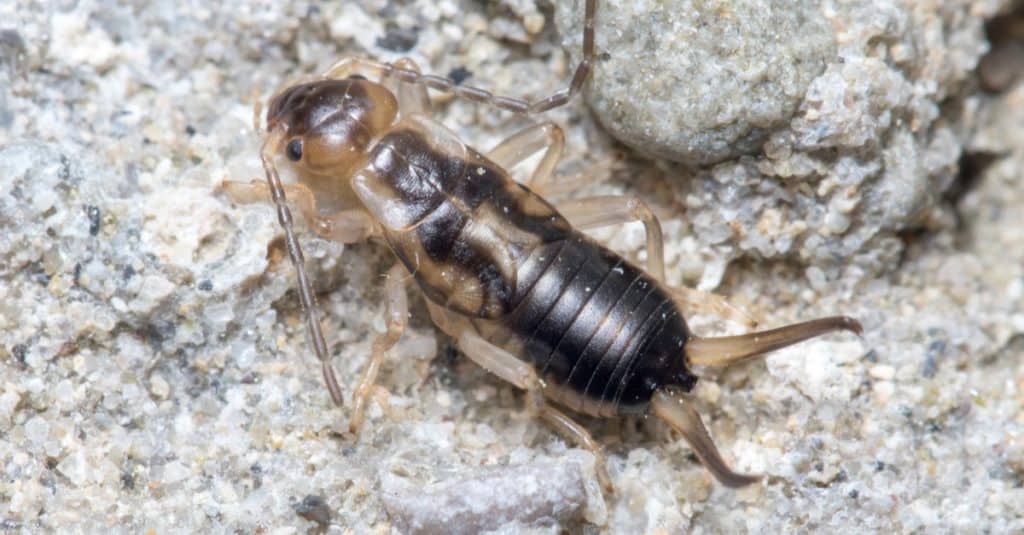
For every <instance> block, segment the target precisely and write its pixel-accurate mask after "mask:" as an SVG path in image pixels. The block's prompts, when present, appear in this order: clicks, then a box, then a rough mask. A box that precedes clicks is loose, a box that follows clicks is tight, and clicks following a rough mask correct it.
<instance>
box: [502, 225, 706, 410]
mask: <svg viewBox="0 0 1024 535" xmlns="http://www.w3.org/2000/svg"><path fill="white" fill-rule="evenodd" d="M518 278H519V282H520V284H519V288H518V290H519V291H518V293H517V295H516V302H517V305H516V307H515V309H514V310H513V311H512V313H511V314H510V315H509V316H508V317H507V318H505V319H504V320H503V322H502V323H504V324H505V326H506V327H507V328H508V329H510V330H511V331H513V332H514V333H515V334H517V335H518V337H519V339H520V342H521V343H522V347H523V353H524V354H523V355H521V358H523V359H524V360H527V361H528V362H531V363H532V364H533V365H534V367H535V368H536V370H537V372H538V374H539V375H540V377H541V378H542V379H543V380H544V381H545V386H546V388H547V389H548V392H547V393H548V395H549V397H552V398H554V399H556V400H557V401H559V402H561V403H562V404H564V405H567V406H568V407H570V408H572V409H574V410H576V411H579V412H583V413H586V414H591V415H594V416H612V415H616V414H624V413H638V412H642V411H643V410H644V409H645V408H646V406H647V404H648V403H649V402H650V400H651V396H652V395H653V393H654V391H655V390H657V389H658V388H660V387H661V386H663V385H668V384H676V385H680V386H682V387H684V388H685V389H687V390H689V389H690V388H692V386H693V384H694V382H695V381H696V377H694V376H693V375H692V374H690V373H689V370H688V369H687V368H686V364H685V361H684V358H683V346H684V345H685V343H686V341H687V339H688V338H689V336H690V334H689V330H688V329H687V326H686V322H685V320H684V319H683V317H682V316H681V314H680V312H679V309H678V306H677V305H676V303H675V301H674V300H673V299H672V298H671V296H669V295H668V294H667V293H666V292H665V291H664V290H663V288H662V287H661V286H660V285H659V284H657V283H656V282H655V281H654V280H653V279H652V278H651V277H650V276H649V275H647V274H646V273H645V272H643V271H642V270H641V269H639V268H637V267H636V266H634V265H633V264H631V263H630V262H627V261H626V260H624V259H623V258H622V257H621V256H619V255H617V254H615V253H613V252H611V251H609V250H608V249H606V248H605V247H602V246H601V245H599V244H597V243H595V242H594V241H592V240H590V239H589V238H587V237H585V236H583V235H582V234H579V233H576V232H574V233H573V234H572V235H571V237H570V238H568V239H565V240H559V241H556V242H551V243H546V244H544V245H542V246H540V247H538V248H537V249H535V250H534V251H533V254H532V255H531V256H530V258H529V260H528V261H527V262H525V263H524V264H523V265H522V266H520V269H519V276H518Z"/></svg>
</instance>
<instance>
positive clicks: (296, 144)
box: [284, 139, 302, 162]
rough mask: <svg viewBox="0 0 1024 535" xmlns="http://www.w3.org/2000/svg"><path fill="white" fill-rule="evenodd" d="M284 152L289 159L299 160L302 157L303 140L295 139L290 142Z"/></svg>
mask: <svg viewBox="0 0 1024 535" xmlns="http://www.w3.org/2000/svg"><path fill="white" fill-rule="evenodd" d="M284 154H285V156H287V157H288V159H289V160H291V161H293V162H297V161H299V160H301V159H302V140H301V139H293V140H291V141H289V142H288V146H287V147H285V148H284Z"/></svg>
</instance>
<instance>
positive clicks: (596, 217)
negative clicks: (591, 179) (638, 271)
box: [557, 195, 665, 282]
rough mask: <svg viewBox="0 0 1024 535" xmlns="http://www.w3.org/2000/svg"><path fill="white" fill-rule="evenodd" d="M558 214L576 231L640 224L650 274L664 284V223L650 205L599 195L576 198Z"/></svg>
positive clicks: (633, 199)
mask: <svg viewBox="0 0 1024 535" xmlns="http://www.w3.org/2000/svg"><path fill="white" fill-rule="evenodd" d="M557 208H558V211H559V212H561V213H562V215H564V216H565V218H566V219H568V220H569V222H570V223H572V224H573V226H575V227H576V228H579V229H582V230H585V229H588V228H596V227H604V226H607V225H615V224H619V223H627V222H630V221H640V222H642V223H643V224H644V230H645V231H646V233H647V271H648V272H649V273H650V274H651V275H652V276H653V277H654V278H655V279H657V280H658V281H661V282H664V281H665V243H664V240H663V239H662V236H661V222H659V221H658V218H657V216H655V215H654V212H652V211H651V208H650V207H649V206H647V203H645V202H644V201H642V200H640V199H638V198H636V197H626V196H618V195H615V196H600V197H589V198H586V199H573V200H571V201H567V202H565V203H563V204H559V205H558V206H557Z"/></svg>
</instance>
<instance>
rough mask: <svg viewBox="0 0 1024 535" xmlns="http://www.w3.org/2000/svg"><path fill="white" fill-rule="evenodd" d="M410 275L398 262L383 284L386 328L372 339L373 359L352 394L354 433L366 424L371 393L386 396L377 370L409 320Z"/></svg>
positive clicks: (351, 429)
mask: <svg viewBox="0 0 1024 535" xmlns="http://www.w3.org/2000/svg"><path fill="white" fill-rule="evenodd" d="M407 278H408V277H407V276H406V271H405V268H404V267H402V265H401V264H395V265H394V266H393V267H392V268H391V269H390V270H388V274H387V282H386V283H385V285H384V294H385V310H387V312H386V314H387V330H386V331H385V332H384V333H382V334H379V335H377V337H376V338H375V339H374V340H373V349H372V353H371V354H370V361H369V362H367V363H366V368H365V369H364V370H363V377H362V378H361V379H360V380H359V386H357V387H356V390H355V393H353V394H352V420H351V421H350V422H349V431H350V432H352V433H355V432H357V431H359V428H360V427H361V426H362V425H363V419H364V416H365V411H366V402H367V400H368V399H369V397H370V395H371V394H377V396H378V400H381V399H382V398H383V399H384V400H386V391H384V390H383V389H382V388H380V387H378V386H376V383H377V374H378V373H380V366H381V364H382V363H383V362H384V355H385V353H387V351H388V350H389V349H391V348H392V347H393V346H394V345H395V343H397V342H398V339H399V338H401V336H402V333H403V332H404V331H405V327H406V325H407V324H408V321H409V300H408V296H407V295H406V292H405V282H406V280H407ZM382 391H383V392H384V395H383V396H382V395H381V392H382Z"/></svg>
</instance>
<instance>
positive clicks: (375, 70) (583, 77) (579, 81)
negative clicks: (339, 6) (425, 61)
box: [323, 0, 597, 113]
mask: <svg viewBox="0 0 1024 535" xmlns="http://www.w3.org/2000/svg"><path fill="white" fill-rule="evenodd" d="M596 12H597V0H585V7H584V12H583V59H582V60H581V61H580V63H579V65H577V66H576V70H575V71H574V72H573V75H572V81H571V82H569V87H566V88H564V89H560V90H559V91H556V92H555V93H554V94H552V95H549V96H547V97H544V98H541V99H538V100H535V101H533V102H528V101H526V100H524V99H521V98H512V97H503V96H496V95H493V94H491V93H490V92H489V91H485V90H483V89H480V88H477V87H472V86H466V85H459V84H457V83H455V81H454V80H452V79H451V78H445V77H443V76H436V75H433V74H420V73H419V71H416V70H413V69H409V68H405V67H402V66H401V65H398V64H392V63H382V62H379V61H371V60H367V59H361V58H343V59H342V60H341V61H339V62H337V63H335V64H334V65H333V66H332V67H331V68H330V69H328V70H327V71H326V72H325V73H324V75H323V76H324V78H332V79H336V78H345V77H347V76H349V75H351V74H361V75H363V76H366V77H367V78H378V79H383V78H384V77H391V76H393V77H394V78H396V79H397V80H399V81H401V82H404V83H407V84H415V85H420V86H423V87H426V88H429V89H433V90H435V91H441V92H443V93H451V94H453V95H455V96H456V97H459V98H463V99H466V100H469V101H472V102H479V103H482V104H486V105H489V106H494V107H496V108H499V109H503V110H507V111H511V112H513V113H541V112H544V111H548V110H551V109H554V108H557V107H559V106H563V105H565V104H566V103H567V102H569V101H570V100H571V99H572V97H573V96H575V95H576V94H577V93H579V92H580V90H581V89H583V84H584V83H585V82H586V81H587V78H589V77H590V71H591V69H592V68H593V64H594V56H595V48H594V13H596Z"/></svg>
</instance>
